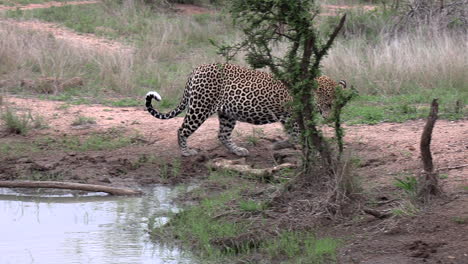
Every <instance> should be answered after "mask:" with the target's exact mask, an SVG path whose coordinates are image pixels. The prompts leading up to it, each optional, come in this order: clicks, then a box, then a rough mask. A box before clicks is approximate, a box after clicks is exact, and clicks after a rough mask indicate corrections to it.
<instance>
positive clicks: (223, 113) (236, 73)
mask: <svg viewBox="0 0 468 264" xmlns="http://www.w3.org/2000/svg"><path fill="white" fill-rule="evenodd" d="M316 80H317V82H318V84H319V86H318V89H317V90H316V91H315V101H316V104H317V106H318V109H319V111H320V112H321V114H322V116H323V117H325V118H327V117H329V116H330V113H331V109H332V104H333V101H334V98H335V88H336V87H337V86H338V85H341V86H342V87H343V88H346V82H345V81H343V80H342V81H340V82H339V83H337V82H335V81H334V80H332V79H330V78H329V77H327V76H320V77H318V78H317V79H316ZM152 99H155V100H157V101H161V96H160V95H159V94H158V93H157V92H154V91H151V92H148V93H147V94H146V108H147V110H148V112H149V113H150V114H151V115H153V116H154V117H156V118H159V119H169V118H173V117H175V116H177V115H178V114H180V113H181V112H182V111H183V110H185V109H187V114H186V115H185V118H184V122H183V123H182V126H181V127H180V128H179V130H178V141H179V147H180V150H181V154H182V155H183V156H191V155H195V154H197V151H196V150H195V149H191V148H188V147H187V138H188V137H189V136H190V135H191V134H192V133H193V132H195V130H197V129H198V128H199V127H200V126H201V125H202V124H203V122H205V120H206V119H207V118H208V117H210V116H211V115H213V114H215V113H217V114H218V118H219V134H218V138H219V140H220V141H221V142H222V143H223V145H224V146H225V147H226V148H227V149H228V150H229V151H231V152H233V153H234V154H236V155H238V156H247V155H248V154H249V151H248V150H247V149H245V148H242V147H239V146H237V145H236V144H234V142H232V139H231V134H232V130H233V129H234V126H235V125H236V121H241V122H247V123H251V124H255V125H262V124H268V123H274V122H278V121H279V122H281V123H282V124H283V125H285V124H286V123H287V122H288V120H289V119H290V118H291V113H290V110H289V107H288V106H287V104H288V103H289V102H291V100H292V97H291V96H290V94H289V92H288V89H287V87H286V86H285V85H284V84H283V83H282V82H281V81H278V80H276V79H274V78H273V76H271V75H270V74H268V73H266V72H261V71H257V70H252V69H247V68H244V67H241V66H237V65H232V64H207V65H202V66H199V67H197V68H196V69H195V70H194V71H193V72H192V73H191V74H190V76H189V78H188V81H187V84H186V86H185V90H184V94H183V97H182V99H181V101H180V103H179V105H178V106H177V107H176V108H175V109H174V110H172V111H170V112H169V113H165V114H163V113H160V112H159V111H158V110H156V109H155V108H153V106H152V104H151V101H152ZM295 134H297V125H294V124H293V129H292V132H290V135H291V136H292V137H294V136H296V135H295Z"/></svg>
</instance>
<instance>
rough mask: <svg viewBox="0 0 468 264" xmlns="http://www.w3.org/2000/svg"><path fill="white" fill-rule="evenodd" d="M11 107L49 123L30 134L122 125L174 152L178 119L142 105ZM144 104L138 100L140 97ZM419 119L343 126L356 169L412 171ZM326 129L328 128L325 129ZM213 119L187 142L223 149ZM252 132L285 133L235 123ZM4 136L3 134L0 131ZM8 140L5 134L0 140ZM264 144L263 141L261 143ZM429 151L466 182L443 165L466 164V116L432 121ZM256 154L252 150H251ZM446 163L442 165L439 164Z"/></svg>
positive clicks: (375, 180)
mask: <svg viewBox="0 0 468 264" xmlns="http://www.w3.org/2000/svg"><path fill="white" fill-rule="evenodd" d="M4 101H6V102H8V104H9V105H10V107H12V108H14V109H18V110H20V111H21V110H23V111H25V110H26V109H28V110H31V113H33V114H34V115H41V116H43V117H44V119H45V120H47V123H48V124H49V127H50V128H48V129H45V130H37V131H35V132H33V134H32V135H31V136H30V137H39V136H46V135H49V136H50V135H57V136H60V135H73V134H77V135H83V134H90V133H93V132H104V131H106V130H108V129H111V128H114V127H124V128H125V129H128V130H129V131H137V132H138V133H140V134H141V135H142V136H143V137H144V138H145V139H146V140H147V142H150V144H147V145H146V146H145V149H146V150H147V151H148V152H150V153H153V154H156V155H158V156H166V157H178V156H179V150H178V146H177V137H176V133H177V129H178V127H179V126H180V124H181V123H182V120H183V118H182V117H177V118H174V119H170V120H159V119H155V118H153V117H152V116H150V115H149V114H148V113H147V112H146V110H145V109H144V107H141V108H140V107H136V108H135V107H124V108H115V107H106V106H102V105H76V106H75V105H71V106H70V105H66V104H64V103H62V102H57V101H45V100H39V99H22V98H15V97H8V98H5V99H4ZM142 104H143V99H142ZM78 116H86V117H92V118H94V119H95V120H96V123H97V124H96V125H93V126H90V127H84V128H83V129H77V128H76V127H73V126H71V123H72V122H73V120H75V119H76V118H77V117H78ZM423 125H424V120H415V121H408V122H405V123H383V124H378V125H356V126H351V127H347V134H346V138H345V139H346V142H347V144H348V145H349V146H350V149H352V150H353V151H354V152H355V153H353V155H356V156H358V157H359V159H360V163H361V165H360V168H359V169H358V170H359V171H360V173H361V174H365V176H366V177H368V178H369V180H370V181H371V182H372V184H374V185H379V184H381V185H385V184H388V182H389V181H392V180H393V178H394V177H395V176H398V175H400V176H401V175H403V174H404V173H408V174H412V173H415V172H417V171H418V170H419V168H420V164H419V160H420V158H419V145H418V144H419V138H420V134H421V131H422V128H423ZM326 130H329V129H326ZM217 132H218V120H217V118H216V117H212V118H209V119H208V120H207V121H206V122H205V123H204V124H203V125H202V126H201V127H200V128H199V129H198V130H197V131H196V132H195V133H194V135H192V136H191V137H190V140H189V144H190V145H191V146H193V147H195V148H198V149H201V150H202V153H205V154H208V153H209V152H210V151H212V150H215V149H216V150H217V151H219V152H220V153H226V151H225V149H224V147H222V146H221V145H220V143H219V142H218V139H217ZM253 133H254V134H255V135H256V136H258V137H261V138H263V139H267V141H274V140H275V139H279V138H286V136H285V134H284V132H283V130H282V127H281V125H280V124H270V125H264V126H254V125H250V124H247V123H238V124H237V125H236V130H235V132H234V139H235V140H236V141H238V142H240V143H241V144H243V145H244V146H246V147H247V148H249V149H255V146H251V145H249V143H248V142H246V141H247V140H246V138H248V137H250V136H252V134H253ZM4 136H5V135H4ZM5 139H8V136H6V137H4V138H3V139H2V140H5ZM266 145H268V144H267V143H266ZM432 151H433V155H434V161H435V164H436V166H437V168H441V169H443V171H442V173H444V174H447V179H449V180H443V181H444V184H446V185H447V188H449V189H453V188H457V186H460V185H463V184H464V185H468V167H462V168H459V169H447V168H450V167H456V166H459V165H462V164H466V163H468V121H466V120H461V121H446V120H440V121H438V123H437V124H436V127H435V130H434V135H433V141H432ZM255 155H257V154H255ZM444 168H445V169H444Z"/></svg>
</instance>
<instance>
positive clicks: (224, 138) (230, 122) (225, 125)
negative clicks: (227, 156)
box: [218, 112, 249, 157]
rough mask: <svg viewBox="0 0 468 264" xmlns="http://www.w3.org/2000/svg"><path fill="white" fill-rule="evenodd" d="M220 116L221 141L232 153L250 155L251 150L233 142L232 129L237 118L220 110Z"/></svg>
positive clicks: (219, 135)
mask: <svg viewBox="0 0 468 264" xmlns="http://www.w3.org/2000/svg"><path fill="white" fill-rule="evenodd" d="M218 117H219V134H218V138H219V141H221V143H223V145H224V146H225V147H226V148H227V149H228V150H229V151H231V152H232V153H234V154H236V155H237V156H242V157H243V156H248V155H249V151H248V150H247V149H245V148H241V147H239V146H237V145H236V144H234V142H232V138H231V134H232V130H233V129H234V127H235V125H236V120H235V119H234V118H231V117H229V116H227V115H225V114H223V113H221V112H218Z"/></svg>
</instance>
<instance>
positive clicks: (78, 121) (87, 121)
mask: <svg viewBox="0 0 468 264" xmlns="http://www.w3.org/2000/svg"><path fill="white" fill-rule="evenodd" d="M94 124H96V118H94V117H88V116H81V115H80V116H77V117H76V118H75V120H73V122H72V123H71V125H72V126H83V125H94Z"/></svg>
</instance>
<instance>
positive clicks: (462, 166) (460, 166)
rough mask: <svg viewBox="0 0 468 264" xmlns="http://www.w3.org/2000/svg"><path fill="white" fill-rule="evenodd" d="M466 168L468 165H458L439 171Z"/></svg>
mask: <svg viewBox="0 0 468 264" xmlns="http://www.w3.org/2000/svg"><path fill="white" fill-rule="evenodd" d="M464 167H468V164H463V165H458V166H452V167H444V168H439V169H438V170H439V171H441V170H455V169H461V168H464Z"/></svg>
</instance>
